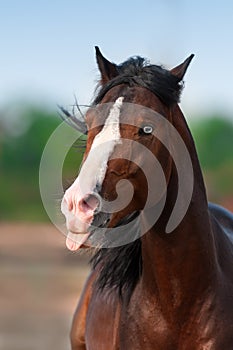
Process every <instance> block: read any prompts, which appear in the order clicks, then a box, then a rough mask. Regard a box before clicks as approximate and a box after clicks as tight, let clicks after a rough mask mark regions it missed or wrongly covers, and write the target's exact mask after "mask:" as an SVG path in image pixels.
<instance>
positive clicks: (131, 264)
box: [61, 47, 233, 350]
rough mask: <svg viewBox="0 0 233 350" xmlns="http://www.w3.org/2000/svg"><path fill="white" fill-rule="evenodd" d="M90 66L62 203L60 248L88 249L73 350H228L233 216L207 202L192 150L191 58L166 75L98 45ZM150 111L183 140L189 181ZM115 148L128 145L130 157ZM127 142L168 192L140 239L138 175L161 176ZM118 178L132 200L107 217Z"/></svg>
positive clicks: (143, 195) (232, 315)
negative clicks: (177, 216)
mask: <svg viewBox="0 0 233 350" xmlns="http://www.w3.org/2000/svg"><path fill="white" fill-rule="evenodd" d="M96 58H97V64H98V68H99V70H100V75H101V80H100V86H99V90H98V92H97V95H96V97H95V100H94V102H93V105H92V106H91V108H90V109H89V110H88V111H87V113H86V114H85V118H84V120H83V121H81V120H79V119H77V120H76V125H77V127H78V128H79V129H80V130H82V131H84V130H86V132H87V144H86V150H85V153H84V159H83V163H82V166H81V170H80V173H79V176H78V177H77V179H76V180H75V181H74V183H73V184H72V185H71V186H70V187H69V188H68V189H67V191H66V192H65V194H64V197H63V199H62V204H61V210H62V213H63V214H64V215H65V217H66V225H67V229H68V231H69V233H68V236H67V239H66V245H67V247H68V248H69V249H71V250H78V249H79V248H81V249H84V248H87V247H88V246H90V245H91V240H92V239H94V241H95V244H94V245H95V249H94V255H93V257H92V259H91V263H92V271H91V273H90V275H89V277H88V279H87V282H86V284H85V287H84V290H83V292H82V295H81V298H80V301H79V304H78V306H77V309H76V312H75V315H74V318H73V324H72V330H71V344H72V349H73V350H84V349H88V350H116V349H117V350H137V349H148V350H152V349H153V350H175V349H176V350H177V349H178V350H192V349H195V350H201V349H202V350H204V349H205V350H207V349H211V350H232V349H233V215H232V214H231V213H230V212H228V211H227V210H226V209H224V208H222V207H220V206H218V205H215V204H208V201H207V196H206V190H205V186H204V182H203V177H202V172H201V169H200V165H199V161H198V157H197V153H196V149H195V145H194V141H193V138H192V135H191V133H190V131H189V128H188V126H187V123H186V121H185V118H184V116H183V114H182V112H181V109H180V107H179V105H178V103H179V98H180V94H181V91H182V87H183V78H184V75H185V73H186V70H187V68H188V66H189V64H190V62H191V60H192V58H193V55H191V56H190V57H188V58H187V59H186V60H185V61H184V62H183V63H182V64H180V65H178V66H177V67H175V68H173V69H171V70H167V69H165V68H164V67H162V66H157V65H152V64H149V62H148V61H146V60H145V59H143V58H141V57H133V58H130V59H128V60H127V61H126V62H124V63H122V64H120V65H117V64H115V63H111V62H110V61H108V60H107V59H106V58H105V57H104V56H103V55H102V53H101V52H100V50H99V48H98V47H96ZM124 105H126V107H124ZM132 105H133V106H138V107H137V108H135V109H133V108H130V106H132ZM150 111H151V113H150ZM157 114H159V115H160V116H162V117H161V118H162V119H163V120H164V121H166V122H168V123H169V124H170V125H171V126H172V128H174V129H175V130H176V132H177V133H178V134H179V135H180V138H181V139H182V142H183V143H184V145H185V147H186V149H187V151H188V154H189V156H190V161H191V165H192V169H193V180H192V179H191V177H192V176H191V175H190V174H189V173H187V174H186V168H185V167H183V169H182V172H183V173H184V177H183V181H184V183H183V184H180V182H179V169H178V168H177V166H176V164H175V161H174V159H173V158H172V155H171V152H170V151H171V150H172V149H173V151H174V153H175V152H176V151H177V149H176V144H174V143H173V139H171V140H170V139H169V140H168V142H170V146H171V148H170V149H169V147H167V146H166V145H165V144H164V142H163V141H162V136H161V135H163V133H164V132H165V130H163V128H161V127H158V129H157V134H155V133H153V131H154V130H155V129H156V128H157V127H156V118H155V117H154V115H157ZM67 115H68V113H67ZM68 116H69V115H68ZM70 117H71V116H70ZM72 118H73V120H75V118H74V117H73V116H72ZM99 120H100V121H99ZM156 135H157V136H156ZM122 140H126V141H127V142H130V141H131V142H132V148H131V146H127V144H124V143H122ZM135 143H137V144H139V145H140V147H144V148H146V149H147V150H149V152H150V154H152V155H153V157H154V158H156V159H157V161H158V162H159V164H160V166H161V168H162V170H163V174H164V179H165V180H164V181H165V183H166V196H165V195H164V194H163V193H162V194H161V196H160V197H159V198H158V199H156V198H155V202H154V203H152V204H151V205H150V207H149V209H148V210H149V213H150V215H149V217H150V218H151V217H153V214H154V215H155V214H156V210H157V206H158V205H159V203H161V201H163V206H162V210H161V213H160V215H159V218H158V219H157V220H156V221H155V222H152V223H151V224H150V225H149V226H145V227H147V230H146V232H143V233H144V234H141V233H142V232H141V231H142V230H143V227H144V226H143V220H144V221H145V222H146V221H147V216H146V215H147V214H146V213H144V214H143V208H144V206H145V203H146V200H147V196H148V195H149V187H148V186H149V185H148V183H147V178H146V176H145V174H144V173H143V171H142V169H147V170H148V171H151V174H150V176H152V179H153V181H154V186H152V187H151V188H152V191H153V188H158V187H159V186H160V185H159V184H158V183H157V177H159V176H160V175H159V174H157V172H155V171H152V170H151V169H153V166H152V162H151V158H150V157H149V158H150V160H149V161H148V159H147V158H148V157H147V156H145V153H144V152H141V151H138V150H140V148H138V149H137V150H136V151H134V149H133V146H134V144H135ZM101 145H104V146H103V147H102V148H101ZM98 147H100V148H98ZM179 157H182V155H180V154H179V150H178V151H177V159H178V158H179ZM182 162H183V158H182V159H181V164H182ZM186 175H187V176H186ZM160 177H161V176H160ZM125 180H127V181H128V182H129V181H130V183H131V186H133V194H132V196H131V197H132V198H131V197H130V198H131V200H130V202H129V203H128V204H127V205H126V206H125V207H124V208H118V209H117V210H112V211H111V210H109V212H108V213H106V211H104V210H103V209H102V202H104V203H105V204H106V203H107V204H109V208H110V209H111V203H115V201H116V199H117V196H118V195H120V194H121V197H122V198H123V199H124V196H126V197H127V196H128V192H127V191H128V190H129V187H127V189H126V190H124V186H123V190H122V191H123V192H122V191H121V192H120V191H118V190H117V186H118V184H119V183H120V182H122V181H123V182H124V181H125ZM128 182H127V183H128ZM189 185H190V187H191V190H192V191H191V197H190V200H189V203H188V206H187V210H186V212H185V214H184V215H183V218H182V219H181V220H180V221H179V222H178V224H177V225H176V226H175V227H173V229H172V230H170V233H168V232H167V223H168V222H169V218H170V217H171V215H172V212H173V209H174V206H175V205H176V201H177V198H178V196H179V201H180V203H184V202H185V201H186V199H187V198H186V195H187V193H188V190H189ZM143 215H144V216H143ZM152 221H153V220H152ZM130 223H133V224H132V225H131V226H130ZM124 226H125V227H127V229H125V230H118V231H116V235H117V239H119V238H123V241H122V242H123V243H122V244H121V243H119V241H117V244H112V245H111V242H112V241H111V242H110V241H109V245H108V244H105V240H104V239H105V238H106V237H105V236H107V235H108V234H111V231H114V229H116V230H117V229H120V228H121V227H124ZM93 227H94V228H93ZM100 228H101V229H104V228H106V234H104V233H103V232H105V231H101V230H100V231H101V234H99V230H98V229H100ZM144 231H145V230H144ZM140 232H141V233H140ZM103 236H104V239H103ZM128 236H129V237H130V239H129V240H127V237H128ZM125 238H126V240H125Z"/></svg>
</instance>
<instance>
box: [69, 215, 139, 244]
mask: <svg viewBox="0 0 233 350" xmlns="http://www.w3.org/2000/svg"><path fill="white" fill-rule="evenodd" d="M139 214H140V211H133V212H132V213H130V214H128V215H126V216H125V217H123V218H121V219H120V220H119V221H118V222H117V223H116V224H115V225H114V226H113V227H109V223H110V221H111V214H109V213H104V212H98V213H96V214H95V215H94V218H93V221H92V223H91V226H90V229H89V230H88V232H85V233H75V232H69V233H68V236H67V238H66V246H67V248H68V249H69V250H71V251H76V250H78V249H80V248H91V247H95V248H101V247H106V246H111V245H112V243H113V241H115V240H116V238H113V237H112V236H111V234H112V232H114V230H117V229H118V231H119V232H118V237H117V240H119V234H128V231H129V228H130V224H131V223H133V222H134V221H135V220H136V219H137V218H138V216H139ZM124 227H127V229H126V230H124ZM109 236H110V237H109Z"/></svg>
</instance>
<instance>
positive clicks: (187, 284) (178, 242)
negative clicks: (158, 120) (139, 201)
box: [142, 106, 216, 317]
mask: <svg viewBox="0 0 233 350" xmlns="http://www.w3.org/2000/svg"><path fill="white" fill-rule="evenodd" d="M172 122H173V125H174V127H175V128H176V129H177V131H178V132H179V133H180V135H181V137H182V138H183V140H184V142H185V144H186V147H187V149H188V151H189V154H190V157H191V160H192V165H193V171H194V188H193V194H192V199H191V203H190V205H189V208H188V210H187V213H186V215H185V217H184V218H183V220H182V222H181V223H180V224H179V225H178V226H177V228H176V229H175V230H174V231H173V232H171V233H170V234H167V233H165V227H166V223H167V221H168V219H169V216H170V214H171V211H172V208H173V206H174V203H175V200H176V195H177V190H178V188H177V178H176V170H175V167H174V165H173V167H172V170H171V176H170V180H169V183H168V188H167V199H166V204H165V207H164V210H163V213H162V215H161V218H160V219H159V220H158V222H157V223H156V225H155V226H154V227H153V228H152V229H151V230H150V231H149V232H148V233H147V234H146V235H144V236H143V237H142V259H143V272H142V283H144V286H145V289H146V291H147V292H149V294H151V295H153V297H154V296H155V295H157V297H158V298H159V300H160V303H162V304H163V310H166V309H167V310H168V312H170V314H171V313H172V312H173V313H174V312H175V310H176V311H177V312H179V317H181V315H182V306H183V310H187V304H190V307H191V305H192V304H193V302H194V299H196V298H197V297H198V296H200V295H203V294H204V292H205V291H207V290H208V289H209V287H210V285H211V284H212V283H213V281H214V280H215V271H216V259H215V248H214V238H213V235H212V231H211V224H210V219H209V213H208V202H207V198H206V192H205V186H204V182H203V177H202V173H201V169H200V165H199V161H198V157H197V153H196V149H195V146H194V142H193V139H192V136H191V133H190V131H189V129H188V126H187V124H186V121H185V119H184V116H183V114H182V112H181V111H180V109H179V107H178V106H176V108H175V111H174V114H173V118H172ZM171 310H173V311H171Z"/></svg>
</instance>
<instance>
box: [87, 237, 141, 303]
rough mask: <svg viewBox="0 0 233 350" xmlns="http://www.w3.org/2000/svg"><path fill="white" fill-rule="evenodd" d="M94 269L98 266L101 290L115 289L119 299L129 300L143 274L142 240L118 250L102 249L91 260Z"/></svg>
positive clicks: (99, 287) (98, 285)
mask: <svg viewBox="0 0 233 350" xmlns="http://www.w3.org/2000/svg"><path fill="white" fill-rule="evenodd" d="M91 264H92V267H93V269H95V268H96V267H97V266H98V268H99V269H100V270H99V276H98V278H97V281H96V287H97V288H98V289H99V290H101V291H102V290H103V289H105V288H106V289H109V290H110V291H111V290H112V289H115V290H116V291H117V292H118V295H119V297H120V298H121V299H122V298H123V295H124V300H129V298H130V296H131V294H132V292H133V290H134V287H135V286H136V284H137V282H138V280H139V278H140V276H141V273H142V256H141V240H140V239H137V240H136V241H134V242H132V243H129V244H126V245H123V246H119V247H116V248H101V249H99V250H98V251H97V252H96V253H95V255H94V256H93V258H92V259H91Z"/></svg>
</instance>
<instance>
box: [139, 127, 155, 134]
mask: <svg viewBox="0 0 233 350" xmlns="http://www.w3.org/2000/svg"><path fill="white" fill-rule="evenodd" d="M153 130H154V129H153V126H151V125H145V126H143V127H142V128H140V129H139V134H140V135H143V134H144V135H150V134H152V133H153Z"/></svg>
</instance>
